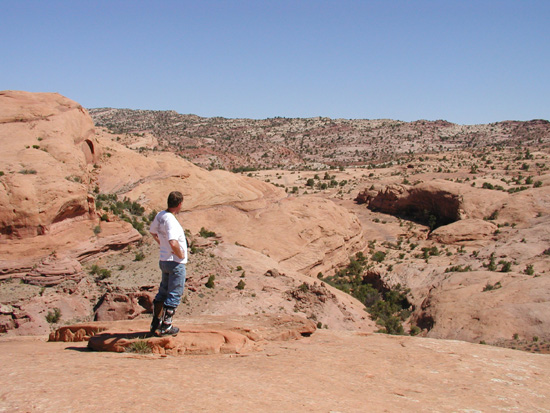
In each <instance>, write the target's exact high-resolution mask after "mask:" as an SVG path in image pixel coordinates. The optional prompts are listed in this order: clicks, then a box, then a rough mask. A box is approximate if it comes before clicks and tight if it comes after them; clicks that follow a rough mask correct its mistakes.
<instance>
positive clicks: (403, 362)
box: [0, 330, 550, 412]
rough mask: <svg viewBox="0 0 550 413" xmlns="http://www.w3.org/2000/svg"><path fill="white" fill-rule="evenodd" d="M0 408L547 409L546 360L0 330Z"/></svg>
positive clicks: (453, 351)
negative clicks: (168, 352) (148, 349)
mask: <svg viewBox="0 0 550 413" xmlns="http://www.w3.org/2000/svg"><path fill="white" fill-rule="evenodd" d="M0 349H1V350H2V351H0V365H2V374H1V375H0V388H1V395H0V411H42V412H58V411H84V412H85V411H113V412H114V411H125V410H132V411H136V412H145V411H156V410H159V409H162V408H163V407H162V406H168V405H169V406H170V409H172V410H179V411H208V412H209V411H223V412H242V411H255V412H273V411H279V412H304V411H306V412H366V411H369V412H396V411H418V412H457V411H487V412H489V411H518V412H519V411H521V412H544V411H548V409H549V405H550V403H549V398H550V357H549V356H545V355H536V354H529V353H525V352H520V351H515V350H509V349H503V348H497V347H491V346H483V345H479V344H471V343H466V342H459V341H448V340H436V339H429V338H417V337H397V336H386V335H378V334H372V335H364V334H356V333H353V332H341V331H339V332H337V331H332V330H318V331H316V332H315V333H314V334H312V335H311V336H310V337H308V338H302V339H300V340H291V341H270V342H267V343H266V344H265V347H264V349H263V350H262V351H257V352H252V353H248V354H246V355H230V354H214V355H201V356H198V355H197V356H192V355H189V356H185V357H174V356H162V355H155V354H147V355H141V354H133V353H102V352H90V351H88V350H86V343H63V342H53V343H52V342H45V339H44V338H30V337H27V338H12V339H6V338H3V339H0Z"/></svg>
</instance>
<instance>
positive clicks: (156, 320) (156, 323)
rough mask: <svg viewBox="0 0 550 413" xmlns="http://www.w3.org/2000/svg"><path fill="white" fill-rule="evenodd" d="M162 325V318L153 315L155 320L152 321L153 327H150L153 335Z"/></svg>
mask: <svg viewBox="0 0 550 413" xmlns="http://www.w3.org/2000/svg"><path fill="white" fill-rule="evenodd" d="M159 327H160V318H157V317H153V321H151V328H150V329H149V332H150V333H151V335H153V334H155V331H157V330H158V328H159Z"/></svg>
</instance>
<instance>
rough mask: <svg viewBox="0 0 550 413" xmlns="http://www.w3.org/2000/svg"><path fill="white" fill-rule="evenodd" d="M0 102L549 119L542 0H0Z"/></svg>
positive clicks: (549, 39) (546, 9) (549, 38)
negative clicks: (59, 99) (24, 98)
mask: <svg viewBox="0 0 550 413" xmlns="http://www.w3.org/2000/svg"><path fill="white" fill-rule="evenodd" d="M0 16H1V18H0V39H1V43H0V51H1V53H0V90H7V89H11V90H27V91H32V92H58V93H61V94H62V95H65V96H67V97H69V98H71V99H73V100H75V101H77V102H79V103H80V104H82V105H83V106H84V107H86V108H96V107H116V108H132V109H155V110H159V109H161V110H165V109H171V110H175V111H177V112H179V113H184V114H187V113H193V114H197V115H200V116H223V117H227V118H237V117H246V118H268V117H275V116H283V117H313V116H328V117H331V118H363V119H379V118H388V119H396V120H403V121H412V120H418V119H428V120H436V119H445V120H448V121H450V122H455V123H460V124H475V123H489V122H495V121H501V120H530V119H538V118H542V119H550V0H472V1H470V0H437V1H436V0H395V1H394V0H363V1H359V0H357V1H352V0H263V1H261V0H255V1H253V0H248V1H245V0H226V1H222V0H194V1H189V0H174V1H163V0H157V1H139V0H135V1H130V0H127V1H121V0H108V1H100V0H94V1H92V0H70V1H57V0H38V1H36V0H0Z"/></svg>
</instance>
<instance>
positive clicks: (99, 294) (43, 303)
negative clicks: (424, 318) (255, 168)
mask: <svg viewBox="0 0 550 413" xmlns="http://www.w3.org/2000/svg"><path fill="white" fill-rule="evenodd" d="M0 97H1V98H2V105H3V106H2V107H4V108H6V109H5V111H4V113H5V114H6V116H5V118H4V122H3V123H2V124H1V126H2V128H3V129H2V134H1V135H0V136H1V137H2V139H3V140H5V141H6V142H10V145H11V146H10V145H6V147H8V148H9V149H10V150H11V151H10V152H7V153H8V154H9V156H8V157H6V159H5V160H3V163H2V166H1V168H2V170H3V175H2V177H1V178H0V179H2V183H3V190H4V193H5V195H4V199H3V202H2V204H1V205H2V212H3V215H2V216H3V222H4V224H3V225H4V226H3V228H4V230H3V235H2V243H1V244H0V257H1V259H2V261H1V265H0V268H1V271H2V275H1V277H2V279H3V280H5V283H4V284H3V286H2V287H3V290H4V294H2V297H3V299H2V304H3V305H2V314H1V315H0V325H1V328H2V331H17V332H18V333H20V334H28V333H31V332H35V333H38V334H43V333H45V332H47V330H49V327H50V325H49V324H48V322H47V320H46V319H47V318H48V317H47V316H48V314H53V315H55V312H53V311H54V309H57V311H58V312H59V313H62V314H63V315H62V316H61V318H60V317H57V318H58V319H57V320H56V321H63V322H66V321H68V320H75V319H86V318H90V317H96V318H97V317H98V314H101V311H96V310H94V312H93V313H92V312H91V311H90V308H92V307H96V308H97V307H98V306H99V305H100V304H101V305H102V304H105V303H108V302H109V299H108V296H106V295H105V294H110V293H111V292H113V289H114V290H116V289H117V288H118V286H116V285H114V286H112V285H111V284H110V283H108V281H109V280H107V281H105V279H106V278H108V277H110V274H111V271H110V270H106V269H102V271H100V270H99V269H98V265H97V263H94V264H92V263H93V262H97V260H99V259H100V258H101V257H102V256H103V255H105V254H106V253H109V252H113V251H117V250H121V249H122V248H123V247H125V246H128V247H130V248H133V247H135V245H134V244H136V242H138V241H139V242H141V243H144V244H149V243H150V242H151V239H150V237H149V238H146V239H142V235H140V233H138V231H140V232H141V233H142V234H147V231H146V227H147V225H148V222H149V219H150V218H149V216H150V215H151V214H152V215H154V211H155V210H156V211H158V210H160V209H162V208H164V207H165V202H166V196H167V194H168V193H169V192H170V191H172V190H176V189H177V190H180V191H181V192H183V193H184V196H185V202H184V210H185V212H184V213H183V214H182V216H181V219H182V222H183V223H184V227H185V228H186V229H187V230H188V231H189V237H190V239H192V238H193V237H197V236H198V233H199V232H200V231H201V230H204V228H205V227H206V228H210V229H212V228H213V229H215V231H216V232H217V234H219V235H218V236H217V239H216V242H215V243H210V244H208V245H207V246H208V248H210V249H211V248H212V247H215V246H216V245H218V244H222V245H221V246H220V248H222V247H223V246H224V245H226V244H227V247H226V248H225V249H224V251H228V250H230V244H235V245H238V246H240V248H243V249H250V250H253V251H256V252H259V253H260V259H256V261H257V262H259V264H254V263H251V264H250V265H246V266H247V268H250V272H251V273H254V275H255V276H257V277H263V276H264V274H265V273H266V271H267V270H270V269H272V268H275V269H277V271H279V269H280V272H281V273H286V274H287V275H286V276H285V277H281V278H280V279H279V280H277V281H276V282H275V284H278V283H279V284H281V282H280V281H281V280H286V281H284V282H282V284H281V285H280V286H273V287H272V288H273V291H275V290H279V293H278V294H275V293H274V294H272V297H276V298H275V299H274V300H272V304H271V305H273V306H274V307H273V309H271V310H270V311H271V312H275V308H277V309H279V308H282V309H285V311H289V312H294V311H298V310H295V306H293V305H287V304H286V303H287V302H288V301H289V299H288V297H289V296H288V294H290V291H291V290H292V289H294V288H297V287H298V286H299V285H300V282H303V280H300V281H298V280H299V279H301V278H303V277H304V274H310V273H312V272H314V271H317V269H318V268H323V269H324V268H325V267H326V266H327V265H329V266H331V265H334V264H333V262H332V260H333V259H335V258H336V259H346V258H347V256H348V255H349V254H351V253H352V252H353V251H354V250H355V249H357V248H361V247H362V246H364V240H363V239H362V237H361V226H360V225H359V223H358V222H357V220H356V219H355V218H354V216H353V214H350V213H349V212H348V211H347V210H345V209H344V208H342V207H340V206H338V205H336V204H335V203H334V202H332V201H329V200H323V199H319V198H317V197H309V198H308V197H304V198H290V197H288V196H287V194H286V192H285V191H284V190H282V189H281V188H278V187H276V186H274V185H272V184H269V183H265V182H263V181H261V180H256V179H252V178H249V177H245V176H241V175H236V174H232V173H229V172H225V171H211V172H208V171H205V170H204V169H201V168H199V167H197V166H195V165H193V164H192V163H190V162H189V161H186V160H185V159H182V158H181V157H179V156H177V155H175V154H172V153H158V152H152V153H147V154H142V153H140V151H133V150H131V149H129V148H128V147H126V146H124V145H122V144H120V143H119V140H120V139H118V138H119V137H117V136H113V135H111V134H108V133H105V132H102V131H98V132H97V133H96V131H95V130H94V129H93V125H92V122H91V119H90V117H89V116H88V114H87V113H86V111H85V110H83V109H82V108H81V107H80V106H79V105H78V104H76V103H75V102H72V101H70V100H69V99H66V98H64V97H61V96H59V95H55V94H54V95H52V94H39V95H34V94H30V93H25V92H4V93H3V94H2V95H0ZM36 101H38V102H39V105H38V104H36V103H35V102H36ZM27 112H29V113H31V114H32V116H31V115H29V114H28V113H27ZM67 117H68V119H66V118H67ZM75 125H76V126H75ZM83 125H84V126H83ZM62 128H64V129H63V131H62V132H60V130H61V129H62ZM36 133H39V138H40V139H38V138H35V136H36ZM19 135H21V138H20V139H13V137H14V136H15V137H18V136H19ZM33 139H35V140H36V141H37V142H38V144H36V145H34V146H37V147H36V148H35V147H32V148H31V146H30V144H31V143H32V142H34V140H33ZM31 141H32V142H31ZM14 142H17V144H15V143H14ZM52 142H53V143H52ZM40 145H43V147H41V146H40ZM129 146H130V147H131V145H129ZM12 147H13V148H12ZM40 149H43V150H40ZM33 151H34V152H37V153H43V155H39V158H37V159H35V161H34V163H33V164H32V165H36V170H33V171H34V172H32V173H21V172H20V171H18V170H17V165H18V163H21V162H23V161H25V162H27V157H28V156H29V155H28V153H31V155H32V154H33V153H34V152H33ZM59 154H63V156H64V157H62V156H61V155H59ZM33 156H35V155H33ZM40 157H45V158H46V159H47V160H48V162H50V163H47V162H46V163H45V164H44V165H42V164H41V159H42V158H40ZM33 159H34V158H33ZM21 164H22V165H23V166H25V165H27V164H23V163H21ZM58 164H59V165H58ZM69 170H70V171H73V170H74V171H78V173H77V172H75V173H74V174H73V175H67V174H68V173H69ZM50 172H51V173H50ZM73 176H74V178H73ZM20 181H21V182H25V183H26V184H27V186H34V188H35V189H34V190H28V189H27V188H26V187H25V188H23V189H21V188H22V185H21V183H20ZM73 184H74V185H73ZM48 187H52V188H55V189H56V191H57V192H56V191H43V192H40V191H39V188H48ZM18 191H20V192H18ZM14 194H20V195H19V196H14ZM83 202H85V205H86V208H84V207H83V206H82V203H83ZM27 204H28V205H32V207H27ZM125 208H127V209H125ZM325 217H328V218H329V219H325ZM130 224H131V225H130ZM36 228H41V230H40V231H38V230H36ZM228 247H229V248H228ZM201 250H204V248H201ZM140 254H142V253H140ZM209 254H214V252H209ZM156 255H157V252H156V251H155V252H152V253H151V255H150V256H148V259H149V261H150V262H154V261H155V258H156ZM153 257H155V258H153ZM265 258H269V260H268V261H267V262H263V261H265ZM142 259H143V257H142ZM205 259H207V258H206V257H205ZM229 259H230V258H227V259H226V260H229ZM262 260H263V261H262ZM123 261H124V260H123V259H121V260H120V261H119V264H118V265H117V266H119V267H120V266H122V267H124V265H125V264H121V263H120V262H123ZM88 263H89V264H88ZM243 264H244V263H243ZM83 266H84V267H85V268H83ZM221 266H222V267H225V268H227V267H228V265H227V264H222V265H221ZM90 268H94V269H93V270H90ZM94 271H95V273H94ZM106 271H108V272H106ZM89 272H92V274H90V273H89ZM156 273H157V270H156V269H154V270H152V271H151V274H155V275H152V276H153V280H154V281H148V282H147V283H146V286H147V285H150V284H151V282H153V283H154V284H156V283H157V282H158V280H157V278H158V274H156ZM94 275H95V276H97V279H94V278H95V277H94ZM218 275H219V274H218ZM196 277H197V279H201V278H202V277H204V274H203V273H199V274H197V276H196ZM222 277H223V274H221V275H219V278H222ZM19 279H21V280H23V282H25V283H27V284H30V285H35V286H36V287H37V288H39V289H35V290H32V289H29V288H22V287H20V286H15V285H14V280H16V281H15V282H16V283H17V282H18V281H17V280H19ZM106 282H107V284H106ZM192 283H193V282H192V281H190V285H192ZM235 284H237V283H235ZM251 284H253V283H249V286H250V285H251ZM52 286H57V287H56V289H55V290H53V291H52V290H49V287H52ZM142 286H143V285H140V284H134V285H132V286H130V287H129V288H130V289H136V288H138V287H142ZM233 287H234V286H233ZM263 287H265V286H261V288H263ZM46 288H48V289H47V290H46ZM331 289H332V288H331V287H328V288H327V287H323V288H322V289H321V290H319V291H320V293H319V294H321V295H326V296H327V297H330V299H328V300H325V301H323V302H317V301H316V302H315V303H313V304H316V305H317V304H318V307H319V309H318V310H317V312H318V314H319V315H321V314H322V313H325V312H326V313H327V315H326V319H327V320H328V319H330V320H332V321H333V325H334V326H335V327H336V326H337V325H340V326H346V325H347V324H349V325H347V328H351V327H352V325H353V328H363V327H369V326H372V322H371V321H370V320H368V319H367V317H366V316H365V314H364V312H363V311H362V307H361V305H360V303H357V302H354V301H353V300H351V299H350V297H348V296H344V295H341V294H340V293H339V292H338V291H335V292H334V293H332V292H331ZM8 290H9V291H20V292H21V295H18V294H10V293H9V292H8ZM130 294H132V293H130ZM261 295H263V294H261ZM255 296H256V293H253V296H252V298H254V297H255ZM20 299H22V300H23V301H20ZM226 299H227V298H226ZM342 299H343V300H344V301H345V302H346V303H349V304H347V305H348V306H351V308H352V312H351V313H350V312H349V311H348V310H346V309H345V306H346V305H345V304H343V303H341V302H340V300H342ZM82 300H83V301H84V302H86V301H88V305H83V306H80V305H77V301H78V302H80V301H82ZM291 300H293V299H292V297H291ZM115 301H116V300H115ZM122 301H124V300H122ZM129 301H132V300H129ZM138 301H139V300H138ZM252 301H255V302H258V301H259V298H257V299H255V300H252ZM62 302H67V303H73V304H74V307H75V308H79V309H80V310H79V311H73V310H70V308H71V304H67V305H64V304H62ZM325 302H326V304H325ZM333 303H334V306H333V307H330V305H332V304H333ZM313 304H312V305H313ZM305 307H307V306H305ZM325 307H326V308H330V310H327V309H326V308H325ZM62 308H63V310H62ZM130 308H131V307H130ZM130 308H128V307H125V308H124V309H125V310H129V309H130ZM61 310H62V311H61ZM306 310H307V309H306V308H303V311H304V312H307V311H306ZM218 311H220V310H218ZM226 311H232V312H244V313H248V312H250V311H252V309H251V308H247V306H244V307H238V306H233V308H232V309H231V310H226ZM264 311H265V310H264ZM277 311H280V310H277ZM332 311H336V312H337V313H338V314H331V312H332ZM140 312H142V310H139V305H137V307H136V309H132V311H131V312H130V313H129V314H133V316H132V318H133V317H135V316H137V315H138V314H140ZM352 313H354V314H355V315H352ZM309 315H310V316H312V314H311V312H310V313H309ZM350 321H351V323H350ZM369 328H372V327H369ZM14 329H15V330H14Z"/></svg>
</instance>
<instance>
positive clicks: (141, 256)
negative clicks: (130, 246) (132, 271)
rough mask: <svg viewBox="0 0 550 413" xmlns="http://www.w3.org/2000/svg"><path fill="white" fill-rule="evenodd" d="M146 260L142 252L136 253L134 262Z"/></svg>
mask: <svg viewBox="0 0 550 413" xmlns="http://www.w3.org/2000/svg"><path fill="white" fill-rule="evenodd" d="M144 259H145V254H144V253H143V252H141V251H138V252H136V255H135V256H134V261H143V260H144Z"/></svg>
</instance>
